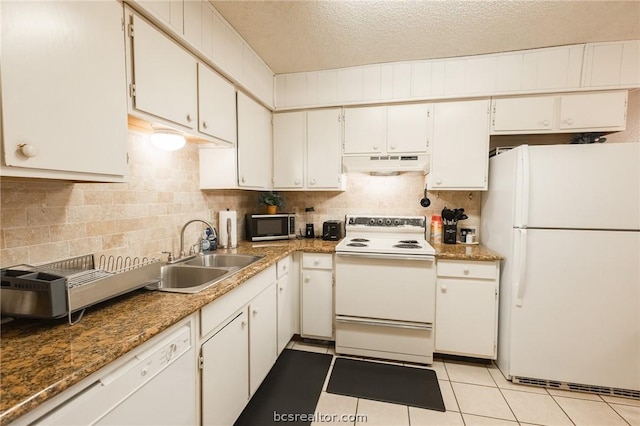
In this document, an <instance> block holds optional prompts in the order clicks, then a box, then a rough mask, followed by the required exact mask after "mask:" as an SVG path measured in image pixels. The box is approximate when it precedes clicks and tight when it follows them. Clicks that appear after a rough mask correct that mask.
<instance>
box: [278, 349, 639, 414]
mask: <svg viewBox="0 0 640 426" xmlns="http://www.w3.org/2000/svg"><path fill="white" fill-rule="evenodd" d="M288 347H289V348H291V349H297V350H303V351H313V352H320V353H328V354H333V355H335V351H334V349H333V346H332V345H331V344H327V343H316V342H310V341H292V342H290V343H289V345H288ZM355 358H357V357H355ZM334 359H335V358H334ZM396 364H397V363H396ZM407 365H411V366H413V367H418V368H431V369H433V370H435V371H436V374H437V376H438V382H439V384H440V390H441V392H442V398H443V400H444V403H445V407H446V409H447V411H446V412H444V413H441V412H439V411H433V410H425V409H421V408H415V407H408V406H406V405H399V404H389V403H384V402H378V401H370V400H366V399H360V398H352V397H347V396H342V395H334V394H330V393H327V392H325V391H326V388H327V383H328V381H329V375H330V374H331V370H329V374H328V375H327V379H326V380H325V384H324V388H323V392H322V394H321V395H320V400H319V401H318V405H317V407H316V412H317V413H322V414H326V415H330V414H337V415H340V416H341V415H356V414H361V415H366V422H365V421H361V422H356V421H355V420H352V421H351V422H338V423H330V422H327V421H322V422H317V423H312V425H314V426H320V425H338V424H339V425H345V424H351V425H354V426H355V425H356V424H358V425H362V426H365V425H366V426H373V425H385V426H394V425H399V426H400V425H402V426H417V425H438V426H440V425H442V426H444V425H466V426H475V425H491V426H494V425H496V426H498V425H507V426H517V425H578V426H580V425H594V426H610V425H611V426H613V425H631V426H640V401H638V400H633V399H627V398H617V397H610V396H600V395H595V394H587V393H581V392H569V391H564V390H555V389H545V388H538V387H532V386H524V385H518V384H513V383H511V382H509V381H507V380H505V378H504V376H503V375H502V373H501V372H500V370H498V368H497V367H496V366H495V365H493V364H490V365H485V364H482V363H468V362H461V361H453V360H449V359H445V360H443V359H436V360H435V361H434V363H433V365H432V366H428V367H427V366H418V365H415V364H407ZM332 366H333V363H332ZM326 419H327V417H325V419H324V420H326Z"/></svg>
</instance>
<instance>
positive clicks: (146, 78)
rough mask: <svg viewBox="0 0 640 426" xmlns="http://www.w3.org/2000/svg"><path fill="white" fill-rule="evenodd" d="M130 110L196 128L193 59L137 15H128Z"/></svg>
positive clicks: (195, 92)
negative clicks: (130, 48)
mask: <svg viewBox="0 0 640 426" xmlns="http://www.w3.org/2000/svg"><path fill="white" fill-rule="evenodd" d="M132 20H133V31H130V33H132V34H133V36H132V60H133V61H132V62H133V64H132V74H133V75H132V84H133V85H134V88H132V94H133V98H132V112H134V113H135V111H136V110H138V111H142V112H143V113H147V114H150V115H152V116H155V117H159V118H162V119H165V120H168V121H170V122H172V123H175V124H178V125H180V126H182V127H183V128H184V129H185V130H187V131H189V130H196V129H197V109H198V92H197V90H198V83H197V61H196V59H195V58H194V57H193V56H191V54H190V53H189V52H187V51H186V50H184V49H183V48H182V47H180V46H178V45H177V44H176V43H174V42H173V40H171V39H169V38H168V37H167V36H166V35H164V34H163V33H161V32H160V31H159V30H157V29H156V28H154V27H153V26H152V25H151V24H149V23H148V22H146V21H145V20H144V19H143V18H141V17H139V16H138V15H136V14H134V15H132Z"/></svg>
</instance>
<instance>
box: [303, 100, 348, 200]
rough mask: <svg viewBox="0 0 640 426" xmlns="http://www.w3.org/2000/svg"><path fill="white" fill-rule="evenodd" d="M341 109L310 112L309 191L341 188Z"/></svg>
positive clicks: (308, 121)
mask: <svg viewBox="0 0 640 426" xmlns="http://www.w3.org/2000/svg"><path fill="white" fill-rule="evenodd" d="M340 117H341V110H340V108H332V109H324V110H317V111H309V112H308V113H307V188H309V189H314V188H322V189H340V185H341V180H342V156H341V153H340V141H341V139H342V123H341V120H340Z"/></svg>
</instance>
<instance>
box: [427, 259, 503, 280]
mask: <svg viewBox="0 0 640 426" xmlns="http://www.w3.org/2000/svg"><path fill="white" fill-rule="evenodd" d="M436 271H437V275H438V277H457V278H480V279H485V280H495V279H496V278H497V276H498V267H497V265H496V262H482V261H466V260H438V261H437V262H436Z"/></svg>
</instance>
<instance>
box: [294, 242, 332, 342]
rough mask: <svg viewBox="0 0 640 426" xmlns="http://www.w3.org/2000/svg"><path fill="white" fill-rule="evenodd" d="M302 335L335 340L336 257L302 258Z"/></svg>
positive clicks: (328, 255) (303, 256)
mask: <svg viewBox="0 0 640 426" xmlns="http://www.w3.org/2000/svg"><path fill="white" fill-rule="evenodd" d="M301 278H302V287H301V291H302V302H301V303H302V306H301V311H302V314H301V324H300V335H301V336H303V337H311V338H319V339H327V340H333V316H334V309H333V255H332V254H325V253H303V254H302V268H301Z"/></svg>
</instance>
